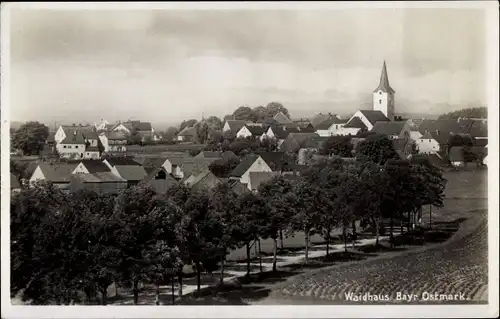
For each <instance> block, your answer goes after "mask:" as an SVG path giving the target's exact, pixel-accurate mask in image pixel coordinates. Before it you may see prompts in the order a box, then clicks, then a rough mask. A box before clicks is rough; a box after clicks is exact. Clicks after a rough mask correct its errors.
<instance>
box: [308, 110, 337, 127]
mask: <svg viewBox="0 0 500 319" xmlns="http://www.w3.org/2000/svg"><path fill="white" fill-rule="evenodd" d="M330 117H332V114H323V113H319V114H316V115H315V116H314V117H313V118H312V120H311V124H312V126H313V127H314V128H316V126H318V125H319V124H321V123H323V122H324V121H326V120H328V119H329V118H330Z"/></svg>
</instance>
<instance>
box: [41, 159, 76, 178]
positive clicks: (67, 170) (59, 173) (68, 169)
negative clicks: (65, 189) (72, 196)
mask: <svg viewBox="0 0 500 319" xmlns="http://www.w3.org/2000/svg"><path fill="white" fill-rule="evenodd" d="M76 166H77V164H65V163H40V164H39V165H38V167H40V169H41V170H42V173H43V175H44V176H45V180H47V181H49V182H53V183H61V182H62V183H64V182H69V181H70V176H71V173H72V172H73V171H74V170H75V168H76Z"/></svg>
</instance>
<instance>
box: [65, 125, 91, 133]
mask: <svg viewBox="0 0 500 319" xmlns="http://www.w3.org/2000/svg"><path fill="white" fill-rule="evenodd" d="M61 127H62V129H63V131H64V133H65V134H66V135H69V134H73V132H74V131H77V132H80V133H83V132H92V131H94V126H92V125H61Z"/></svg>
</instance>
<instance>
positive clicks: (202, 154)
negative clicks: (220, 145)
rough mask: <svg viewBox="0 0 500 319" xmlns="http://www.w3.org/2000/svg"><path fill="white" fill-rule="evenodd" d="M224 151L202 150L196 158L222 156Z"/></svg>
mask: <svg viewBox="0 0 500 319" xmlns="http://www.w3.org/2000/svg"><path fill="white" fill-rule="evenodd" d="M221 154H222V152H213V151H202V152H200V153H198V155H196V156H195V157H194V158H220V157H221Z"/></svg>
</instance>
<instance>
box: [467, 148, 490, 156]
mask: <svg viewBox="0 0 500 319" xmlns="http://www.w3.org/2000/svg"><path fill="white" fill-rule="evenodd" d="M470 152H471V153H474V154H476V155H479V154H488V148H487V147H484V146H473V147H471V148H470Z"/></svg>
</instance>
